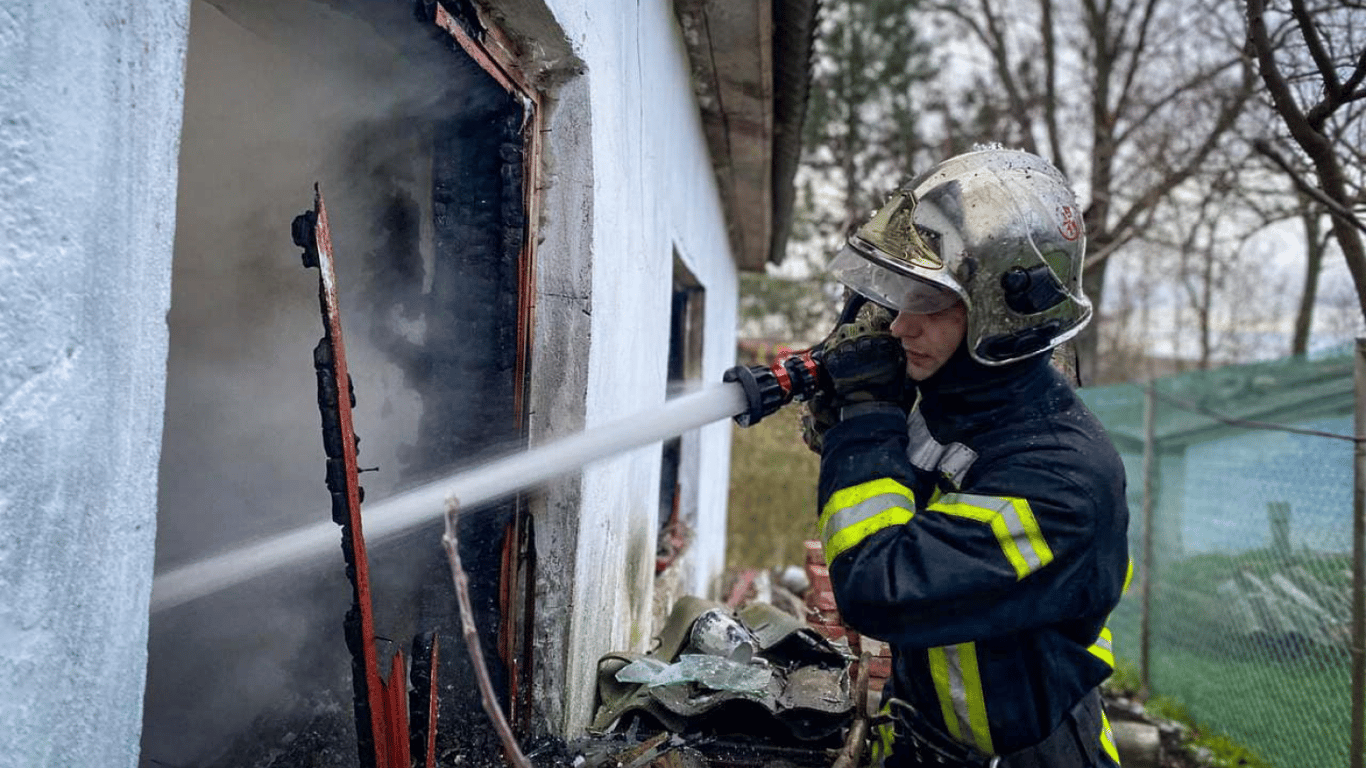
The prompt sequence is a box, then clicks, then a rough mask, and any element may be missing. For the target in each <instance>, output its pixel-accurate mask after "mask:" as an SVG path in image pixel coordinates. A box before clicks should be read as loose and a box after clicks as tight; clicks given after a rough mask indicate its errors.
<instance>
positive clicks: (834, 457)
mask: <svg viewBox="0 0 1366 768" xmlns="http://www.w3.org/2000/svg"><path fill="white" fill-rule="evenodd" d="M1060 458H1062V457H1050V456H1048V455H1046V454H1040V455H1039V456H1035V457H1028V456H1027V457H1024V458H1022V459H1021V460H1019V461H1016V462H1013V463H1012V465H1011V467H1010V468H1009V471H1008V472H995V473H993V472H991V471H988V472H986V473H985V474H983V475H982V476H981V477H980V478H978V479H976V480H975V481H974V483H973V486H972V493H961V494H959V493H953V494H945V495H942V496H939V497H937V498H934V499H926V500H925V501H926V502H927V503H926V504H925V505H923V507H922V510H921V511H917V510H916V507H917V505H916V492H917V491H916V490H915V489H917V488H919V490H920V492H921V493H925V492H927V491H928V487H929V486H928V485H927V484H926V483H924V482H920V483H917V482H916V480H915V470H914V468H913V467H912V466H911V464H910V462H909V460H907V458H906V428H905V422H904V421H901V420H898V419H896V418H894V417H888V416H884V415H881V414H870V415H866V416H861V417H859V418H858V419H853V420H847V421H845V422H842V423H841V424H839V425H836V426H835V427H834V428H832V429H831V430H830V432H829V433H828V434H827V436H826V443H825V451H824V452H823V454H822V460H821V479H820V494H819V498H820V505H821V509H820V523H819V530H820V534H821V538H822V541H823V542H824V545H825V555H826V561H827V564H828V565H829V567H830V575H831V581H832V582H833V585H834V589H835V596H836V600H837V602H838V604H839V609H840V613H841V615H842V616H843V618H844V621H845V623H847V624H848V625H849V626H851V627H853V628H854V629H857V630H859V631H861V632H864V633H866V634H868V635H871V636H874V637H878V638H881V639H884V640H889V641H893V642H898V643H905V644H911V645H916V646H922V647H923V646H930V645H945V644H949V643H956V642H963V641H965V640H969V639H979V638H983V637H990V636H994V635H999V634H1007V633H1012V632H1018V631H1021V630H1024V629H1029V628H1032V627H1038V626H1045V625H1048V624H1052V623H1055V622H1057V621H1059V620H1062V619H1065V618H1068V617H1075V616H1076V615H1077V614H1078V613H1079V612H1084V611H1085V610H1087V608H1088V606H1086V605H1084V603H1085V601H1087V600H1089V599H1092V598H1090V597H1088V595H1093V594H1094V590H1088V589H1086V588H1085V587H1086V583H1085V582H1086V579H1087V578H1088V576H1087V573H1092V572H1094V567H1093V563H1092V561H1091V557H1093V554H1092V552H1091V547H1090V543H1091V540H1092V535H1093V529H1094V513H1093V510H1094V504H1093V502H1092V501H1091V500H1090V499H1089V498H1086V496H1085V494H1084V493H1083V492H1082V491H1081V490H1080V489H1079V488H1078V487H1077V486H1076V484H1074V483H1072V482H1069V481H1068V479H1067V478H1066V477H1064V476H1062V475H1060V474H1058V473H1057V472H1056V471H1055V470H1054V469H1052V468H1051V467H1052V466H1053V461H1051V460H1050V459H1054V460H1056V459H1060ZM1021 479H1024V480H1025V485H1026V486H1027V487H1025V488H1021V487H1019V486H1018V485H1016V486H1014V487H1015V488H1016V490H1014V491H1012V486H1011V484H1010V483H1008V482H1007V481H1012V480H1013V481H1015V482H1018V481H1020V480H1021ZM1030 488H1033V489H1034V491H1035V492H1033V493H1031V492H1029V490H1030ZM1040 489H1046V491H1045V492H1043V493H1039V492H1038V491H1039V490H1040Z"/></svg>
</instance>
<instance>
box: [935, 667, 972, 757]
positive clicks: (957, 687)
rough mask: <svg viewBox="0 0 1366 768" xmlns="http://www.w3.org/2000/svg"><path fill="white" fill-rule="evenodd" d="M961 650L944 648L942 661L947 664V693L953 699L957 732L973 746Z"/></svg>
mask: <svg viewBox="0 0 1366 768" xmlns="http://www.w3.org/2000/svg"><path fill="white" fill-rule="evenodd" d="M961 648H962V646H958V645H949V646H945V647H944V649H943V650H944V660H945V661H947V662H948V670H949V692H950V695H951V696H952V698H953V714H954V716H955V717H956V718H957V719H958V732H959V733H961V734H963V737H964V738H966V739H971V740H972V741H973V742H974V744H975V743H976V740H977V739H976V734H974V733H973V732H972V719H971V718H970V717H969V716H968V688H967V685H965V684H964V683H963V659H962V651H961Z"/></svg>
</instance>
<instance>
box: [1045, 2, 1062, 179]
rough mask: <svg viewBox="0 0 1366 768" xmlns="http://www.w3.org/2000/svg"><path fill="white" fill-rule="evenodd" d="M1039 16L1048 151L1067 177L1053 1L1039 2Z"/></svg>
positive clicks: (1054, 163)
mask: <svg viewBox="0 0 1366 768" xmlns="http://www.w3.org/2000/svg"><path fill="white" fill-rule="evenodd" d="M1039 16H1040V19H1039V27H1040V28H1041V30H1042V31H1043V61H1044V85H1043V88H1044V92H1043V99H1044V101H1043V105H1044V112H1043V116H1044V126H1045V128H1046V130H1047V131H1048V149H1049V151H1050V152H1052V153H1053V165H1055V166H1057V168H1058V170H1059V171H1060V172H1062V175H1064V176H1066V175H1067V167H1066V165H1065V162H1066V161H1065V158H1064V157H1063V154H1062V132H1061V131H1059V130H1058V83H1057V80H1058V53H1057V40H1056V39H1055V33H1054V31H1053V0H1039Z"/></svg>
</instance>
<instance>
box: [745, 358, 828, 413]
mask: <svg viewBox="0 0 1366 768" xmlns="http://www.w3.org/2000/svg"><path fill="white" fill-rule="evenodd" d="M820 352H821V350H820V347H818V346H817V347H813V348H811V349H806V350H802V351H800V352H792V353H789V354H785V355H780V356H779V357H778V358H777V359H776V360H774V361H773V363H772V364H771V365H751V366H744V365H737V366H735V367H733V368H731V369H729V370H727V371H726V372H725V374H724V375H723V376H722V377H721V379H722V381H738V382H739V383H740V386H741V387H742V388H743V389H744V391H745V402H746V403H747V405H748V407H747V408H746V409H745V410H743V411H741V412H740V413H737V414H735V423H736V424H739V425H740V426H742V427H752V426H754V425H755V424H758V423H759V421H760V420H761V419H763V418H764V417H765V416H768V415H770V414H773V413H776V412H777V411H778V409H780V408H782V407H783V406H784V405H787V404H788V403H790V402H792V401H794V400H796V401H798V402H801V401H804V400H807V399H809V398H811V397H812V396H814V395H815V394H816V393H817V392H819V391H820V389H821V380H822V378H823V375H822V368H821V363H820Z"/></svg>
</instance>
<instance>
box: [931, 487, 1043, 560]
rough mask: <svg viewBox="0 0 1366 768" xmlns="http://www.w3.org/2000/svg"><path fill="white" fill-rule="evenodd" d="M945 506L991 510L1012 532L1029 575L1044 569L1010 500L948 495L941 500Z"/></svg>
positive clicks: (971, 495)
mask: <svg viewBox="0 0 1366 768" xmlns="http://www.w3.org/2000/svg"><path fill="white" fill-rule="evenodd" d="M940 503H944V504H953V503H960V504H968V505H971V506H974V507H978V508H980V509H990V510H993V511H995V512H997V513H999V514H1000V515H1001V520H1002V521H1004V522H1005V524H1006V530H1007V531H1010V538H1011V540H1013V541H1014V542H1015V548H1016V549H1017V550H1019V552H1020V557H1023V558H1024V560H1025V563H1026V564H1028V565H1029V573H1033V572H1034V571H1037V570H1039V569H1040V568H1042V567H1043V560H1042V559H1041V558H1040V557H1039V553H1038V552H1037V551H1035V549H1034V543H1033V542H1032V541H1030V540H1029V534H1028V533H1026V532H1025V527H1024V522H1023V521H1022V520H1020V514H1019V513H1018V512H1016V511H1015V505H1014V504H1011V503H1010V501H1009V500H1007V499H1003V498H1001V497H1000V496H978V495H977V494H973V493H946V494H944V496H943V498H941V499H940Z"/></svg>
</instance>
